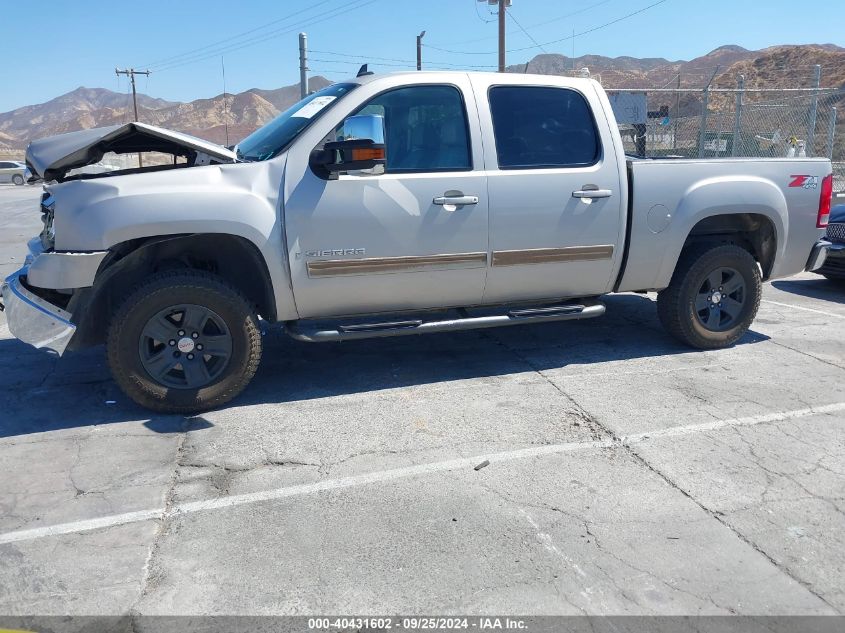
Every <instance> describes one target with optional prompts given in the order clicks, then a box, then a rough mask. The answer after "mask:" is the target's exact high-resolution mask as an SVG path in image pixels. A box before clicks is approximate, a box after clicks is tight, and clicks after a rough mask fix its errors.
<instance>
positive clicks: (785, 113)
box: [608, 81, 845, 191]
mask: <svg viewBox="0 0 845 633" xmlns="http://www.w3.org/2000/svg"><path fill="white" fill-rule="evenodd" d="M608 92H609V93H610V95H611V101H612V103H614V110H616V114H617V118H619V120H620V121H621V122H620V126H619V127H620V131H621V133H622V139H623V142H624V145H625V150H626V151H627V152H628V153H630V154H632V155H637V156H646V157H683V158H723V157H754V158H764V157H782V156H796V157H800V156H808V157H819V156H821V157H827V158H830V159H831V160H832V161H833V166H834V183H835V188H836V191H845V134H843V132H845V130H843V129H842V128H843V126H845V111H843V112H841V113H839V115H837V112H838V110H843V107H845V89H843V88H753V89H746V88H744V87H743V85H742V81H740V82H739V84H738V86H737V87H736V88H724V87H719V88H712V87H711V88H709V89H707V88H705V89H696V88H680V89H678V88H675V89H673V88H654V89H640V90H614V89H613V88H608ZM618 103H624V106H617V105H616V104H618ZM643 109H644V110H645V112H643V111H642V110H643ZM644 114H645V116H643V115H644Z"/></svg>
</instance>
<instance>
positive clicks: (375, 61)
mask: <svg viewBox="0 0 845 633" xmlns="http://www.w3.org/2000/svg"><path fill="white" fill-rule="evenodd" d="M311 52H312V53H320V54H322V55H334V56H337V57H347V58H351V60H358V61H349V62H346V63H349V64H358V65H360V64H361V62H362V61H367V62H373V65H374V66H391V65H392V64H383V63H381V62H382V61H385V62H400V63H401V64H402V65H403V66H404V65H407V66H410V65H413V64H416V62H415V61H414V60H411V59H399V58H396V57H375V56H371V55H354V54H351V53H338V52H335V51H326V50H315V49H311ZM315 61H322V60H315ZM326 61H331V63H335V61H334V60H326ZM429 64H439V65H440V66H451V67H454V68H496V65H495V64H456V63H454V62H442V61H437V60H435V61H432V62H426V65H429Z"/></svg>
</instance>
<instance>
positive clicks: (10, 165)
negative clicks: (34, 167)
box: [0, 163, 17, 169]
mask: <svg viewBox="0 0 845 633" xmlns="http://www.w3.org/2000/svg"><path fill="white" fill-rule="evenodd" d="M9 167H17V165H12V164H11V163H0V169H8V168H9Z"/></svg>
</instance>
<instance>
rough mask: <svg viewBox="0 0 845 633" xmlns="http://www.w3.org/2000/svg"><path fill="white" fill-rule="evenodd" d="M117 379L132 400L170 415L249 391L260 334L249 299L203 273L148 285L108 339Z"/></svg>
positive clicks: (163, 277) (124, 308)
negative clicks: (247, 386)
mask: <svg viewBox="0 0 845 633" xmlns="http://www.w3.org/2000/svg"><path fill="white" fill-rule="evenodd" d="M107 347H108V359H109V365H110V367H111V371H112V375H113V376H114V378H115V380H116V381H117V383H118V385H120V387H121V389H123V391H124V392H125V393H126V395H128V396H129V397H130V398H132V400H134V401H135V402H137V403H138V404H140V405H141V406H144V407H146V408H148V409H153V410H155V411H161V412H167V413H195V412H199V411H204V410H207V409H211V408H214V407H217V406H220V405H222V404H224V403H226V402H228V401H229V400H231V399H232V398H234V397H235V396H236V395H238V394H239V393H240V392H241V391H242V390H243V389H244V387H246V385H247V384H248V383H249V381H250V380H251V379H252V377H253V375H254V374H255V371H256V369H257V368H258V363H259V361H260V359H261V332H260V330H259V328H258V321H257V317H256V316H255V313H254V310H253V309H252V306H251V305H250V304H249V302H248V301H247V300H246V298H245V297H244V296H243V295H241V294H240V293H239V292H238V291H237V290H236V289H234V288H232V287H231V286H229V285H228V284H227V283H226V282H224V281H223V280H222V279H220V278H218V277H216V276H214V275H211V274H208V273H204V272H200V271H169V272H164V273H159V274H157V275H155V276H153V277H151V278H150V279H149V280H148V281H147V282H146V283H144V284H143V285H141V286H140V287H139V288H138V289H137V290H136V291H135V292H134V293H133V294H132V295H130V296H129V297H128V298H127V299H126V300H125V301H124V302H123V304H122V305H121V306H120V308H119V309H118V310H117V312H116V313H115V315H114V318H113V319H112V322H111V325H110V327H109V333H108V343H107Z"/></svg>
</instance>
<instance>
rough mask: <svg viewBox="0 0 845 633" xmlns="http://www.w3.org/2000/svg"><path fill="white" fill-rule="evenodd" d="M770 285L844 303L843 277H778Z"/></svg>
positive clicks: (844, 287)
mask: <svg viewBox="0 0 845 633" xmlns="http://www.w3.org/2000/svg"><path fill="white" fill-rule="evenodd" d="M772 286H774V287H775V288H777V289H778V290H782V291H783V292H789V293H792V294H795V295H801V296H802V297H809V298H811V299H821V300H822V301H832V302H833V303H845V279H842V280H838V281H832V280H830V279H825V278H824V277H819V278H818V279H779V280H777V281H773V282H772Z"/></svg>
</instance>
